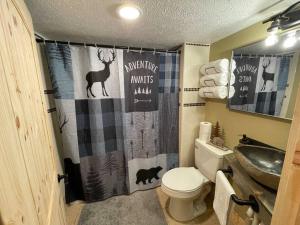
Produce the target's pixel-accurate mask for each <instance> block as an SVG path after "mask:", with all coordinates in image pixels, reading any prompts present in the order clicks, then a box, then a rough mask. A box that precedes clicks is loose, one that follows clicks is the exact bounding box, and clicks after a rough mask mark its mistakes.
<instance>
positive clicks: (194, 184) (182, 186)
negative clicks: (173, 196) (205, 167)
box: [162, 167, 207, 192]
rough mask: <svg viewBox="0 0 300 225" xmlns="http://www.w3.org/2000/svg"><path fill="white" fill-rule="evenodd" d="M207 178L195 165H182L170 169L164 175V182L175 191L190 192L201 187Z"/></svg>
mask: <svg viewBox="0 0 300 225" xmlns="http://www.w3.org/2000/svg"><path fill="white" fill-rule="evenodd" d="M205 180H207V178H205V177H204V176H203V175H202V174H201V173H200V171H199V170H197V169H195V168H194V167H180V168H175V169H171V170H169V171H168V172H167V173H165V174H164V176H163V177H162V183H163V185H164V186H166V187H167V188H169V189H172V190H175V191H183V192H189V191H193V190H195V189H198V188H199V187H201V185H202V184H203V183H204V182H205Z"/></svg>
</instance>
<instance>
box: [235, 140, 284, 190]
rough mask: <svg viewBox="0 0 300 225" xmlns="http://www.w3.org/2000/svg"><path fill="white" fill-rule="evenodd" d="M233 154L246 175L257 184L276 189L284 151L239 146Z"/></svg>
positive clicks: (253, 146)
mask: <svg viewBox="0 0 300 225" xmlns="http://www.w3.org/2000/svg"><path fill="white" fill-rule="evenodd" d="M234 154H235V156H236V158H237V160H238V161H239V163H240V164H241V166H242V167H243V168H244V169H245V170H246V172H247V173H248V175H249V176H250V177H252V178H253V179H254V180H256V181H257V182H259V183H261V184H263V185H265V186H267V187H269V188H272V189H274V190H277V189H278V185H279V180H280V175H281V170H282V166H283V161H284V155H285V153H284V151H282V150H279V149H274V148H267V147H262V146H255V145H239V146H237V147H235V148H234Z"/></svg>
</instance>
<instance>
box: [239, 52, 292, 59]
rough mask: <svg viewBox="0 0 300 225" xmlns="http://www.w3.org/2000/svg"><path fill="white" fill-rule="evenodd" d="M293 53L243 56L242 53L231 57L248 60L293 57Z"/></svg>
mask: <svg viewBox="0 0 300 225" xmlns="http://www.w3.org/2000/svg"><path fill="white" fill-rule="evenodd" d="M293 54H294V52H291V53H286V54H243V53H236V54H234V55H233V56H234V57H244V56H245V57H250V58H256V57H293Z"/></svg>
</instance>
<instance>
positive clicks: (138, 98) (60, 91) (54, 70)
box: [43, 43, 179, 202]
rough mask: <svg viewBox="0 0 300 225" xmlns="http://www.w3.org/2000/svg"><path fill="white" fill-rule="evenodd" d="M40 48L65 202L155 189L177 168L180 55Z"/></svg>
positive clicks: (51, 45) (101, 49) (104, 49)
mask: <svg viewBox="0 0 300 225" xmlns="http://www.w3.org/2000/svg"><path fill="white" fill-rule="evenodd" d="M43 48H45V53H46V59H47V61H48V64H49V73H50V77H51V81H52V85H53V89H54V90H55V91H56V92H55V101H56V107H57V112H59V113H60V114H61V117H60V118H61V121H60V124H59V125H62V128H61V135H62V145H63V146H62V149H63V152H62V155H63V158H64V159H65V162H67V163H66V164H65V166H66V167H68V168H65V171H68V174H69V184H68V187H67V188H66V199H67V201H68V202H70V201H74V200H76V199H78V198H80V197H78V196H82V199H84V200H86V201H88V202H92V201H98V200H103V199H106V198H109V197H111V196H114V195H121V194H129V193H132V192H134V191H136V190H145V189H149V188H153V187H156V186H158V185H159V184H160V181H161V177H162V175H163V173H165V172H166V171H167V170H169V169H171V168H174V167H177V166H178V92H179V90H178V84H179V82H178V80H179V55H178V54H173V53H155V54H153V53H152V52H142V53H140V52H132V51H130V52H127V51H126V50H120V49H118V50H116V49H107V48H96V47H78V46H69V45H62V44H57V45H56V44H50V43H47V44H46V46H45V47H43ZM78 192H82V193H81V194H80V193H78Z"/></svg>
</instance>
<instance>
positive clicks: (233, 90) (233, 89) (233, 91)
mask: <svg viewBox="0 0 300 225" xmlns="http://www.w3.org/2000/svg"><path fill="white" fill-rule="evenodd" d="M234 94H235V88H234V87H233V86H229V93H228V98H232V97H233V96H234Z"/></svg>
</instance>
